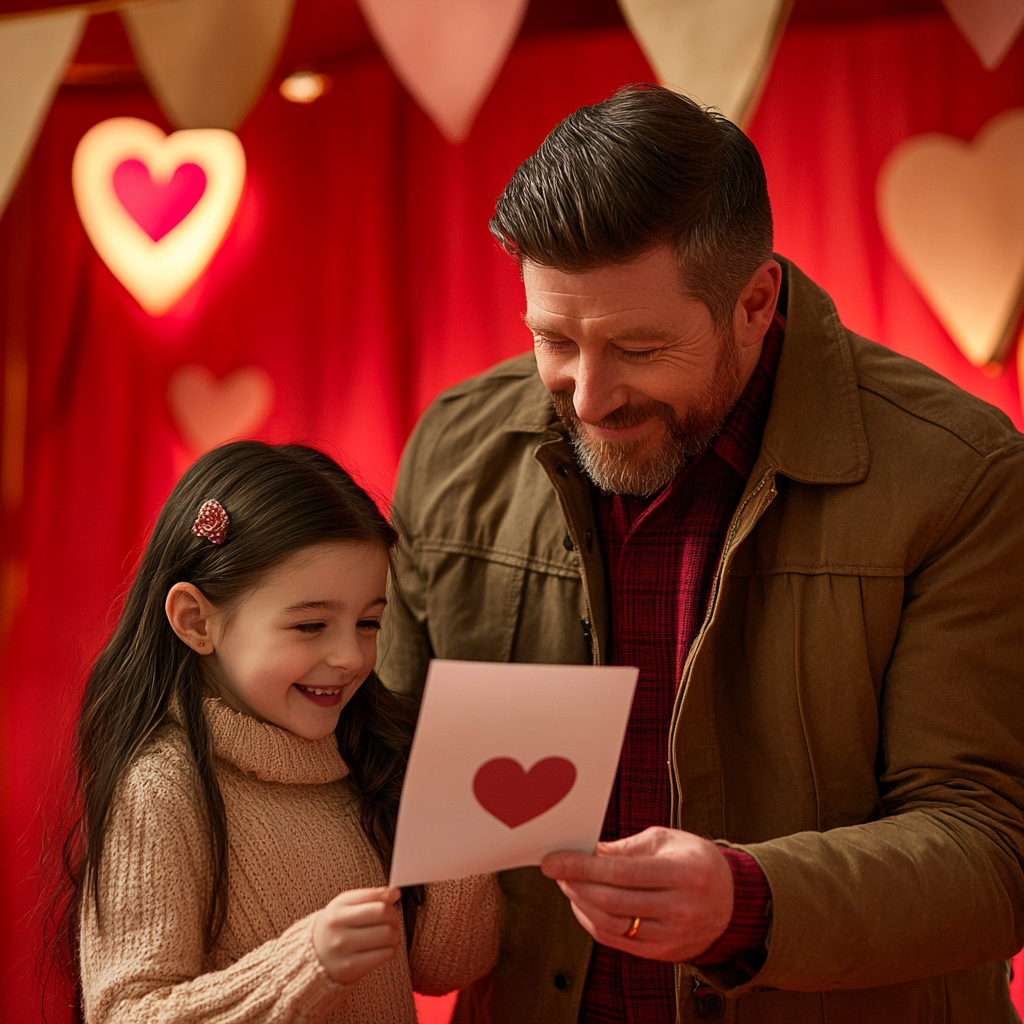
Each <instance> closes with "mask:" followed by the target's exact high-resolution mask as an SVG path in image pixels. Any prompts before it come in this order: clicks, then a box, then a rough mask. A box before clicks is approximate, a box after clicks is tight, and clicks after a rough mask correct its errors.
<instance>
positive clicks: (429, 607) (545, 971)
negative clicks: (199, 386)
mask: <svg viewBox="0 0 1024 1024" xmlns="http://www.w3.org/2000/svg"><path fill="white" fill-rule="evenodd" d="M491 228H492V231H493V233H494V234H495V236H496V237H497V238H498V239H499V241H500V242H501V243H502V245H503V246H504V247H505V248H506V250H508V251H509V252H510V253H511V254H512V255H513V256H514V257H515V258H516V259H517V260H518V261H519V262H520V265H521V267H522V274H523V282H524V285H525V290H526V315H525V320H526V324H527V326H528V328H529V329H530V330H531V332H532V333H533V335H534V342H535V347H534V352H533V353H530V354H528V355H525V356H522V357H520V358H518V359H513V360H511V361H509V362H507V363H504V364H502V365H501V366H498V367H496V368H495V369H493V370H491V371H490V372H489V373H487V374H484V375H483V376H482V377H479V378H475V379H473V380H470V381H467V382H465V383H464V384H461V385H459V386H458V387H455V388H453V389H451V390H450V391H448V392H446V393H445V394H443V395H442V396H441V397H440V398H439V399H438V400H437V401H436V402H435V403H434V404H433V405H432V406H431V408H430V409H429V410H428V411H427V413H426V414H425V415H424V417H423V419H422V421H421V422H420V424H419V426H418V427H417V429H416V431H415V433H414V435H413V437H412V439H411V440H410V442H409V446H408V448H407V450H406V453H405V456H404V457H403V462H402V469H401V474H400V478H399V483H398V488H397V492H396V498H395V509H396V514H397V515H398V517H399V518H400V519H401V522H402V525H403V528H404V530H405V542H404V546H403V549H402V553H401V555H400V557H399V559H398V577H399V581H400V586H401V595H400V598H399V599H398V600H397V601H396V602H395V604H396V609H395V615H394V621H393V622H392V625H391V637H390V651H389V653H388V654H387V656H386V658H385V660H384V662H383V665H382V671H383V674H384V676H385V679H386V681H387V682H389V683H390V685H392V686H394V687H396V688H399V689H406V690H410V689H411V690H416V689H417V688H418V687H419V686H421V684H422V679H423V676H424V674H425V670H426V665H427V661H428V659H429V658H430V657H435V656H436V657H443V658H465V659H484V660H513V661H525V662H589V661H593V662H594V663H596V664H600V663H605V662H610V663H617V664H633V665H638V666H639V667H640V682H639V684H638V688H637V693H636V697H635V700H634V705H633V710H632V713H631V718H630V722H629V726H628V729H627V735H626V741H625V744H624V747H623V752H622V758H621V761H620V764H619V771H618V776H617V779H616V783H615V788H614V790H613V793H612V799H611V802H610V805H609V809H608V814H607V818H606V821H605V826H604V834H603V836H602V839H603V840H604V842H603V843H602V845H601V846H600V847H599V848H598V851H597V854H596V855H595V856H588V855H584V854H579V853H569V852H565V853H560V854H554V855H551V856H550V857H548V858H547V859H546V861H545V862H544V864H543V865H542V868H541V869H540V870H538V869H535V868H529V869H521V870H518V871H510V872H505V873H504V874H503V875H502V878H501V881H502V886H503V889H504V891H505V893H506V895H507V908H506V922H505V934H504V939H503V947H502V957H501V962H500V964H499V966H498V968H497V969H496V970H495V972H494V973H493V974H492V975H491V976H490V977H489V978H487V979H485V980H484V981H482V982H480V983H478V984H477V985H476V986H475V987H474V988H473V989H472V990H470V991H469V992H468V993H464V994H463V996H462V997H461V999H460V1004H459V1010H458V1012H457V1019H458V1020H464V1021H467V1020H472V1021H493V1022H510V1024H523V1022H527V1021H542V1022H545V1024H547V1022H550V1024H555V1022H566V1024H569V1022H574V1021H576V1020H580V1021H585V1022H605V1021H608V1022H610V1021H631V1022H640V1021H642V1022H644V1024H660V1022H663V1021H664V1022H671V1021H673V1020H677V1019H678V1020H681V1021H692V1020H700V1019H709V1018H710V1019H716V1018H717V1019H723V1020H730V1021H757V1022H773V1021H777V1022H786V1024H796V1022H804V1021H807V1022H811V1021H814V1022H820V1021H828V1022H830V1024H868V1022H870V1024H883V1022H892V1024H908V1022H911V1021H929V1022H932V1021H942V1020H945V1021H978V1022H981V1021H984V1022H987V1024H994V1022H1001V1021H1014V1020H1017V1017H1016V1014H1015V1012H1014V1010H1013V1008H1012V1005H1011V1003H1010V1001H1009V997H1008V992H1007V979H1008V973H1009V971H1008V964H1007V962H1006V961H1007V959H1008V958H1009V957H1011V956H1012V955H1013V954H1014V953H1015V952H1016V951H1017V950H1018V949H1019V948H1020V947H1021V945H1022V943H1024V873H1022V858H1024V827H1022V826H1024V815H1022V807H1024V619H1022V615H1021V611H1022V605H1024V601H1022V597H1024V529H1022V526H1021V509H1022V508H1024V439H1022V437H1021V435H1019V434H1018V433H1017V432H1016V431H1014V430H1013V428H1012V427H1011V426H1010V424H1009V422H1008V421H1007V419H1006V417H1005V416H1003V415H1002V414H1001V413H999V412H998V411H996V410H994V409H992V408H991V407H989V406H987V405H985V404H984V403H982V402H980V401H977V400H976V399H974V398H972V397H970V396H968V395H966V394H964V393H963V392H961V391H959V390H958V389H957V388H955V387H954V386H953V385H951V384H949V383H948V382H947V381H945V380H943V379H942V378H940V377H938V376H937V375H936V374H933V373H931V372H930V371H928V370H927V369H925V368H924V367H922V366H920V365H918V364H917V363H914V362H911V361H910V360H907V359H904V358H902V357H900V356H897V355H895V354H893V353H892V352H889V351H888V350H886V349H883V348H881V347H879V346H877V345H875V344H873V343H871V342H869V341H866V340H865V339H862V338H859V337H857V336H855V335H853V334H851V333H850V332H849V331H847V330H845V329H844V328H843V327H842V325H841V324H840V322H839V319H838V317H837V315H836V311H835V308H834V307H833V305H832V303H831V301H830V300H829V298H828V296H827V295H825V294H824V292H822V291H821V290H820V289H819V288H817V287H816V286H815V285H814V284H813V283H812V282H811V281H809V280H808V279H807V278H806V277H805V276H804V275H803V274H801V273H800V271H799V270H798V269H797V268H796V267H794V266H793V265H792V264H791V263H788V262H787V261H786V260H784V259H782V258H774V257H773V256H772V226H771V212H770V207H769V203H768V196H767V190H766V186H765V179H764V172H763V169H762V167H761V163H760V160H759V158H758V156H757V153H756V150H755V149H754V147H753V146H752V145H751V143H750V142H749V140H747V139H746V137H745V136H744V135H743V134H742V133H741V132H740V131H739V130H738V129H737V128H736V127H735V126H733V125H732V124H730V123H729V122H727V121H725V120H724V119H723V118H721V117H719V116H717V115H715V114H712V113H709V112H706V111H703V110H702V109H701V108H699V107H698V106H697V105H695V104H693V103H691V102H690V101H688V100H686V99H684V98H683V97H680V96H676V95H674V94H673V93H670V92H668V91H666V90H663V89H656V88H651V87H641V88H632V89H628V90H624V91H622V92H620V93H619V94H617V95H616V96H615V97H613V98H612V99H610V100H608V101H607V102H605V103H602V104H598V105H597V106H595V107H589V108H583V109H581V110H579V111H577V112H576V113H575V114H573V115H572V116H571V117H569V118H567V119H566V120H565V121H564V122H562V123H561V124H560V125H559V126H558V127H557V128H556V129H555V130H554V131H553V132H552V133H551V135H550V136H549V137H548V138H547V140H546V141H545V142H544V143H543V145H542V146H541V147H540V149H539V150H538V151H537V153H535V154H534V155H533V156H532V157H530V159H528V160H527V161H526V162H525V163H524V164H523V165H522V166H521V167H520V168H519V170H518V171H517V172H516V174H515V175H514V176H513V178H512V180H511V182H510V183H509V185H508V186H507V188H506V189H505V192H504V193H503V195H502V196H501V198H500V199H499V201H498V204H497V210H496V214H495V217H494V219H493V221H492V223H491ZM837 244H839V243H838V241H837Z"/></svg>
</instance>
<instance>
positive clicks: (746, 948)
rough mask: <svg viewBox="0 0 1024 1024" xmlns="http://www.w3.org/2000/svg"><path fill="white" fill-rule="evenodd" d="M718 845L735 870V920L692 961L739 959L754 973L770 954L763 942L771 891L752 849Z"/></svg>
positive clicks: (696, 963)
mask: <svg viewBox="0 0 1024 1024" xmlns="http://www.w3.org/2000/svg"><path fill="white" fill-rule="evenodd" d="M719 849H720V850H721V851H722V854H723V855H724V856H725V859H726V860H727V861H728V862H729V870H730V871H731V872H732V885H733V905H732V920H731V921H730V922H729V927H728V928H726V929H725V931H724V932H722V934H721V935H720V936H719V937H718V939H717V941H716V942H715V943H714V944H713V945H712V946H711V947H710V948H709V949H707V950H705V951H704V952H703V953H701V955H700V956H698V957H695V958H694V959H693V960H691V961H690V963H692V964H693V965H694V966H696V967H711V966H712V965H714V964H725V963H736V964H737V965H738V966H740V967H743V968H744V969H745V970H746V971H747V972H748V973H749V974H750V976H751V977H753V975H754V974H756V973H757V971H758V970H759V969H760V967H761V965H762V964H763V963H764V959H765V956H766V955H767V949H766V948H765V944H764V942H765V939H766V938H767V936H768V923H769V907H770V904H771V898H772V891H771V889H770V888H769V886H768V879H767V878H765V877H764V872H763V871H762V870H761V868H760V867H759V866H758V863H757V861H756V860H754V858H753V857H751V856H750V854H749V853H746V852H744V851H743V850H731V849H729V848H728V847H719Z"/></svg>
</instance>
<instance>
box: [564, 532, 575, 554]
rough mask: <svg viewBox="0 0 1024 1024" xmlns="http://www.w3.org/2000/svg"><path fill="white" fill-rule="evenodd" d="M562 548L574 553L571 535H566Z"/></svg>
mask: <svg viewBox="0 0 1024 1024" xmlns="http://www.w3.org/2000/svg"><path fill="white" fill-rule="evenodd" d="M562 547H563V548H565V550H566V551H572V550H573V545H572V537H570V536H569V534H566V535H565V536H564V537H563V538H562Z"/></svg>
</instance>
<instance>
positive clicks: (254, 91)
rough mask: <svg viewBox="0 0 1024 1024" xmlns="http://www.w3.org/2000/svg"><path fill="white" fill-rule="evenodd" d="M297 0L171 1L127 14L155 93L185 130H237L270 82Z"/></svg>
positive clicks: (125, 10)
mask: <svg viewBox="0 0 1024 1024" xmlns="http://www.w3.org/2000/svg"><path fill="white" fill-rule="evenodd" d="M293 5H294V0H165V2H158V3H146V4H135V5H132V6H130V7H125V8H123V9H122V10H121V17H122V19H123V20H124V23H125V27H126V29H127V30H128V35H129V37H130V38H131V42H132V48H133V49H134V50H135V56H136V57H137V58H138V61H139V64H140V66H141V67H142V71H143V74H144V75H145V76H146V81H147V82H148V83H149V86H150V88H151V89H152V90H153V95H154V96H156V98H157V101H158V102H159V103H160V106H161V107H162V108H163V111H164V113H165V114H166V115H167V117H168V119H169V120H170V121H171V122H172V124H174V125H175V126H177V127H178V128H231V129H234V128H237V127H238V125H240V124H241V123H242V121H244V120H245V117H246V115H247V114H248V113H249V111H250V110H251V109H252V108H253V106H254V105H255V103H256V101H257V100H258V99H259V97H260V94H261V93H262V92H263V89H264V87H265V86H266V84H267V79H268V78H269V76H270V72H271V71H272V70H273V68H274V65H275V64H276V63H277V58H278V54H279V53H280V52H281V46H282V44H283V43H284V39H285V36H286V35H287V34H288V26H289V24H290V23H291V15H292V7H293Z"/></svg>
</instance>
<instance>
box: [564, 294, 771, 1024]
mask: <svg viewBox="0 0 1024 1024" xmlns="http://www.w3.org/2000/svg"><path fill="white" fill-rule="evenodd" d="M784 330H785V321H784V320H783V319H782V317H781V316H780V315H779V314H778V313H776V315H775V320H774V321H773V323H772V326H771V328H769V330H768V333H767V334H766V335H765V339H764V344H763V347H762V350H761V358H760V359H759V361H758V364H757V367H756V368H755V370H754V373H753V375H752V376H751V378H750V380H749V381H748V383H747V386H746V388H745V389H744V390H743V393H742V395H741V396H740V398H739V400H738V401H737V403H736V405H735V407H734V408H733V410H732V412H731V413H730V414H729V417H728V419H727V420H726V421H725V424H724V426H723V427H722V430H721V432H720V433H719V435H718V437H717V438H716V439H715V441H714V442H713V443H712V445H711V447H710V448H709V449H708V450H707V451H706V452H704V454H703V455H701V456H700V457H699V458H697V459H694V460H693V461H691V462H690V463H688V464H687V465H686V467H685V468H684V469H683V470H682V472H681V473H680V474H679V475H678V476H677V477H676V478H675V480H673V481H672V483H671V484H669V485H668V486H667V487H666V488H665V489H664V490H662V491H661V492H660V493H659V494H657V495H655V496H654V497H653V498H636V497H633V496H630V495H620V494H604V493H599V494H598V495H597V497H596V510H597V522H598V528H599V530H600V533H601V545H602V550H603V552H604V556H605V561H606V565H607V570H608V581H609V597H610V608H611V622H610V632H609V638H608V663H609V664H611V665H636V666H638V667H639V669H640V678H639V681H638V682H637V688H636V695H635V697H634V698H633V708H632V711H631V713H630V718H629V725H628V726H627V729H626V738H625V741H624V743H623V746H622V756H621V758H620V760H619V770H618V774H617V776H616V779H615V785H614V787H613V788H612V795H611V800H610V802H609V804H608V813H607V816H606V817H605V822H604V829H603V831H602V833H601V838H602V839H603V840H613V839H621V838H623V837H624V836H629V835H633V834H635V833H637V832H642V831H643V830H644V829H645V828H648V827H649V826H651V825H669V824H670V803H671V791H670V783H669V769H668V765H667V763H666V756H667V752H668V734H669V725H670V723H671V719H672V709H673V706H674V704H675V699H676V691H677V690H678V687H679V682H680V679H681V677H682V673H683V665H684V663H685V661H686V656H687V654H688V653H689V650H690V644H691V643H692V642H693V639H694V637H695V636H696V634H697V631H698V630H699V629H700V626H701V624H702V623H703V621H704V616H705V613H706V612H707V607H708V601H709V599H710V595H711V586H712V583H713V581H714V577H715V572H716V570H717V568H718V561H719V557H720V555H721V553H722V549H723V547H724V546H725V537H726V533H727V532H728V529H729V525H730V523H731V522H732V517H733V515H734V514H735V511H736V508H737V506H738V505H739V501H740V498H741V497H742V496H743V489H744V487H745V486H746V483H747V479H748V477H749V476H750V474H751V472H752V470H753V468H754V463H755V462H756V460H757V455H758V452H759V450H760V447H761V435H762V434H763V432H764V425H765V421H766V420H767V418H768V409H769V406H770V405H771V397H772V388H773V385H774V382H775V369H776V367H777V365H778V359H779V352H780V351H781V348H782V338H783V333H784ZM725 852H726V855H727V858H728V860H729V867H730V868H731V869H732V872H733V882H734V888H735V893H736V899H735V907H734V911H733V918H732V921H731V922H730V924H729V928H728V929H727V930H726V932H725V934H724V935H723V936H722V937H721V938H720V939H719V940H718V941H717V942H716V943H715V944H714V945H713V946H712V947H711V948H710V949H709V950H707V951H706V952H705V953H704V954H703V955H702V956H700V957H698V958H697V960H696V961H695V962H696V963H699V964H712V963H725V962H728V961H733V960H739V961H741V962H742V961H743V960H744V959H745V957H744V954H747V956H748V957H751V958H752V959H753V960H754V961H755V962H756V960H757V956H758V951H763V946H764V939H765V935H766V934H767V927H768V918H767V913H766V908H767V904H768V900H769V898H770V895H771V894H770V891H769V889H768V883H767V881H766V880H765V877H764V874H763V873H762V872H761V870H760V868H759V867H758V866H757V863H756V862H755V861H754V859H753V858H752V857H750V856H749V855H747V854H745V853H742V852H740V851H731V850H729V851H725ZM579 1019H580V1021H581V1022H582V1024H622V1022H637V1024H641V1022H642V1024H662V1022H664V1024H674V1021H675V1019H676V1002H675V983H674V980H673V973H672V965H671V964H669V963H663V962H660V961H657V960H645V959H642V958H640V957H635V956H631V955H630V954H628V953H620V952H619V951H618V950H614V949H610V948H609V947H607V946H601V945H595V946H594V953H593V956H592V957H591V961H590V970H589V972H588V975H587V982H586V986H585V989H584V993H583V1003H582V1006H581V1008H580V1017H579Z"/></svg>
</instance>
